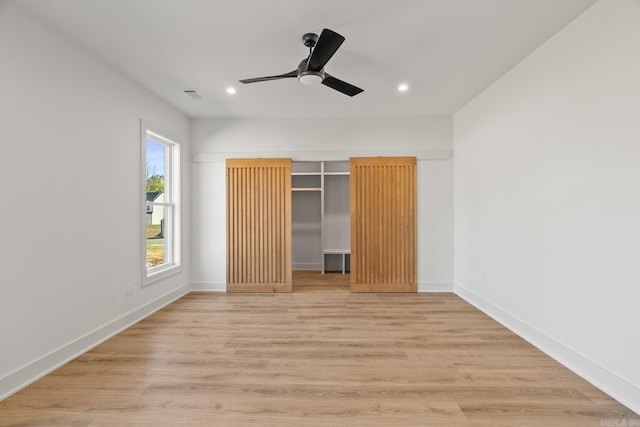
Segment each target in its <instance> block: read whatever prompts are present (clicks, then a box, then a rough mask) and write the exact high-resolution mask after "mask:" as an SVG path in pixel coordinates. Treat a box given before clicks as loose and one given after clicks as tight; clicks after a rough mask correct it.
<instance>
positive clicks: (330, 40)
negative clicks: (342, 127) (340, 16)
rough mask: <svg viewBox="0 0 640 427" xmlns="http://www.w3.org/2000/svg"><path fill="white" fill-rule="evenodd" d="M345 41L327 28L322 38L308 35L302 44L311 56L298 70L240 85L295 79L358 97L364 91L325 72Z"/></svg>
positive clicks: (245, 80) (259, 78)
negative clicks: (325, 68)
mask: <svg viewBox="0 0 640 427" xmlns="http://www.w3.org/2000/svg"><path fill="white" fill-rule="evenodd" d="M344 40H345V39H344V37H342V36H341V35H340V34H338V33H336V32H335V31H331V30H329V29H327V28H325V29H324V30H322V33H320V37H318V35H317V34H314V33H307V34H305V35H303V36H302V42H303V43H304V45H305V46H307V47H308V48H309V56H308V57H307V58H305V59H303V60H302V61H301V62H300V64H299V65H298V68H297V69H295V70H293V71H291V72H289V73H286V74H280V75H277V76H267V77H257V78H255V79H244V80H240V83H257V82H266V81H269V80H279V79H287V78H294V77H295V78H297V79H298V80H299V81H300V83H302V84H305V85H309V84H315V83H322V84H323V85H325V86H328V87H330V88H331V89H335V90H337V91H338V92H342V93H344V94H345V95H348V96H354V95H357V94H359V93H360V92H364V90H363V89H360V88H359V87H356V86H354V85H352V84H349V83H347V82H344V81H342V80H340V79H337V78H335V77H333V76H332V75H330V74H329V73H325V71H324V66H325V65H327V62H329V60H330V59H331V57H332V56H333V54H334V53H336V51H337V50H338V48H339V47H340V45H341V44H342V43H343V42H344Z"/></svg>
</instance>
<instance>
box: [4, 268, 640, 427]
mask: <svg viewBox="0 0 640 427" xmlns="http://www.w3.org/2000/svg"><path fill="white" fill-rule="evenodd" d="M348 277H349V276H348V275H345V276H342V275H336V274H330V275H327V277H325V278H324V279H328V280H329V283H330V284H328V285H322V284H321V283H320V282H319V280H320V278H321V276H320V275H319V274H315V273H301V274H296V276H295V282H294V293H290V294H206V293H192V294H189V295H187V296H185V297H184V298H182V299H180V300H179V301H176V302H175V303H173V304H171V305H169V306H168V307H166V308H164V309H163V310H160V311H159V312H157V313H155V314H153V315H152V316H150V317H149V318H147V319H145V320H144V321H142V322H140V323H138V324H136V325H135V326H133V327H131V328H129V329H128V330H126V331H124V332H122V333H121V334H119V335H117V336H116V337H114V338H112V339H110V340H108V341H107V342H105V343H103V344H102V345H100V346H98V347H96V348H95V349H93V350H91V351H89V352H88V353H86V354H84V355H82V356H80V357H79V358H77V359H76V360H74V361H72V362H70V363H69V364H67V365H65V366H63V367H61V368H60V369H58V370H56V371H55V372H53V373H52V374H50V375H47V376H46V377H44V378H42V379H41V380H39V381H37V382H36V383H34V384H32V385H30V386H29V387H27V388H25V389H23V390H22V391H20V392H18V393H16V394H15V395H13V396H11V397H9V398H7V399H5V400H4V401H2V402H0V425H2V426H18V425H19V426H32V425H33V426H84V425H90V426H101V425H118V426H127V425H141V426H180V425H204V426H247V425H255V426H307V425H308V426H342V425H349V426H435V427H447V426H456V427H459V426H476V427H479V426H487V427H488V426H491V427H495V426H509V427H512V426H518V427H525V426H531V427H541V426H544V427H553V426H562V427H567V426H580V427H582V426H594V427H596V426H601V425H604V424H603V423H607V422H608V423H610V424H608V425H623V424H613V422H619V423H621V422H622V421H620V420H627V422H630V420H640V417H639V416H638V415H636V414H634V413H633V412H631V411H630V410H628V409H627V408H625V407H624V406H622V405H621V404H619V403H617V402H616V401H614V400H612V399H611V398H609V397H608V396H606V395H605V394H604V393H602V392H601V391H599V390H597V389H596V388H595V387H593V386H591V385H590V384H588V383H587V382H586V381H584V380H582V379H581V378H579V377H578V376H576V375H575V374H573V373H572V372H570V371H569V370H567V369H565V368H564V367H562V366H561V365H559V364H558V363H557V362H555V361H553V360H552V359H550V358H549V357H547V356H546V355H544V354H543V353H541V352H540V351H538V350H536V349H535V348H534V347H532V346H531V345H529V344H528V343H526V342H525V341H523V340H522V339H521V338H519V337H518V336H516V335H514V334H513V333H511V332H510V331H508V330H507V329H505V328H504V327H502V326H500V325H499V324H498V323H496V322H495V321H494V320H492V319H490V318H489V317H487V316H485V315H484V314H482V313H481V312H479V311H478V310H477V309H475V308H473V307H472V306H470V305H469V304H467V303H466V302H464V301H463V300H461V299H460V298H459V297H457V296H455V295H453V294H445V293H441V294H350V293H349V292H348V285H347V286H345V284H348ZM331 283H332V284H331ZM323 286H326V288H325V290H326V291H325V292H323V288H322V287H323ZM612 420H613V421H612ZM616 420H617V421H616Z"/></svg>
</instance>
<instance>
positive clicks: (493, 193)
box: [454, 0, 640, 411]
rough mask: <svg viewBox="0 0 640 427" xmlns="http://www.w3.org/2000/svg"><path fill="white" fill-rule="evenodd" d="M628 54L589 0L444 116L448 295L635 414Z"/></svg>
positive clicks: (623, 39) (636, 109) (633, 65)
mask: <svg viewBox="0 0 640 427" xmlns="http://www.w3.org/2000/svg"><path fill="white" fill-rule="evenodd" d="M638 52H640V2H639V1H637V0H602V1H600V2H598V3H596V4H595V5H594V6H593V7H592V8H591V9H589V10H587V11H586V12H585V13H584V14H583V15H581V16H580V17H579V18H577V19H576V20H575V21H574V22H573V23H571V24H570V25H569V26H567V27H566V28H565V29H564V30H562V31H561V32H560V33H558V34H557V35H556V36H555V37H553V38H552V39H551V40H550V41H549V42H547V43H546V44H545V45H543V46H542V47H541V48H540V49H538V50H537V51H536V52H534V53H533V54H532V55H531V56H530V57H528V58H527V59H525V60H524V61H523V62H522V63H520V64H519V65H518V66H516V67H515V68H514V69H513V70H511V71H510V72H509V73H507V74H506V75H505V76H504V77H502V78H501V79H500V80H499V81H497V82H496V83H495V84H494V85H493V86H491V87H490V88H489V89H488V90H486V91H485V92H484V93H482V94H480V95H479V96H478V97H477V98H476V99H474V100H473V101H472V102H470V103H469V104H468V105H467V106H466V107H464V108H463V109H461V110H460V111H459V112H458V113H457V114H455V116H454V146H455V161H454V168H455V172H454V181H455V186H454V194H455V196H454V203H455V222H454V226H455V282H456V292H458V293H459V294H460V295H462V296H464V297H465V298H468V299H469V300H470V301H471V302H473V303H474V304H476V305H478V306H479V307H481V308H483V309H484V310H486V311H488V312H489V313H490V314H491V315H492V316H493V317H494V318H496V319H499V320H501V321H503V322H504V323H505V324H507V325H508V326H510V327H512V328H513V329H514V330H516V331H518V332H519V333H520V334H521V335H523V336H524V337H526V338H527V339H529V340H531V341H532V342H534V343H535V344H537V345H538V346H539V347H541V348H542V349H544V350H545V351H547V352H548V353H550V354H551V355H553V356H554V357H556V358H558V359H559V360H561V361H562V362H564V363H565V364H567V365H568V366H569V367H571V368H572V369H574V370H575V371H576V372H578V373H580V374H581V375H583V376H585V377H586V378H588V379H590V380H591V381H592V382H593V383H595V384H597V385H599V386H600V387H601V388H603V389H604V390H605V391H608V392H609V393H611V394H612V395H613V396H614V397H616V398H617V399H618V400H620V401H622V402H623V403H625V404H627V405H628V406H630V407H632V408H633V409H635V411H638V410H640V363H639V362H638V360H639V357H638V355H639V354H640V328H639V326H640V317H639V313H640V310H639V302H640V268H639V267H640V196H639V195H640V190H639V189H640V140H639V139H638V138H639V135H640V78H639V76H640V55H639V53H638Z"/></svg>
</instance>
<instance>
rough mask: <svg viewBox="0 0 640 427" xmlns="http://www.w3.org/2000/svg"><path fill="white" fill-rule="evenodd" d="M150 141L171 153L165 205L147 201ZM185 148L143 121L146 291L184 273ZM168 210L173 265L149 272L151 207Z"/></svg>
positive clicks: (166, 240) (142, 229) (169, 253)
mask: <svg viewBox="0 0 640 427" xmlns="http://www.w3.org/2000/svg"><path fill="white" fill-rule="evenodd" d="M147 139H153V140H155V141H156V142H158V143H160V144H163V145H164V146H165V149H166V150H168V151H169V153H168V158H167V164H166V165H165V171H164V176H165V198H166V200H167V201H166V202H163V203H148V202H147V197H146V187H147V170H146V167H147V162H146V158H147V143H146V141H147ZM181 148H182V144H181V140H180V139H178V138H175V139H174V138H173V136H171V134H170V133H167V132H164V131H163V130H162V129H161V128H159V127H156V126H155V125H153V124H150V123H149V122H147V121H145V120H143V119H141V120H140V166H141V170H140V178H141V182H140V187H141V188H140V189H141V201H142V204H141V206H142V209H141V216H140V221H141V223H140V224H141V225H140V230H139V235H140V238H141V242H140V274H141V281H140V283H141V287H142V288H144V287H146V286H148V285H150V284H152V283H154V282H157V281H158V280H160V279H164V278H167V277H169V276H172V275H174V274H177V273H180V272H181V271H182V267H181V264H182V235H181V230H182V225H181V224H182V220H181V206H182V193H181V185H182V184H181V181H182V172H181V165H180V155H181V154H180V150H181ZM148 205H155V206H164V207H165V212H164V216H165V218H166V219H167V224H168V227H167V228H168V230H165V237H164V243H165V256H166V258H167V259H168V260H169V262H167V263H165V264H162V265H159V266H156V267H153V268H151V269H147V264H146V259H147V244H146V243H147V236H146V228H147V206H148Z"/></svg>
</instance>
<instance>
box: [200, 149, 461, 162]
mask: <svg viewBox="0 0 640 427" xmlns="http://www.w3.org/2000/svg"><path fill="white" fill-rule="evenodd" d="M379 156H385V157H397V156H415V157H417V159H418V160H450V159H452V158H453V150H450V149H441V150H435V149H433V150H416V149H405V150H402V149H397V150H366V151H355V150H354V151H297V152H292V151H290V150H288V151H263V152H253V151H251V152H219V153H194V154H193V162H194V163H209V162H224V161H225V160H226V159H234V158H246V157H251V158H280V157H286V158H290V159H291V160H293V161H295V162H318V161H326V162H338V161H347V160H349V158H350V157H379Z"/></svg>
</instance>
